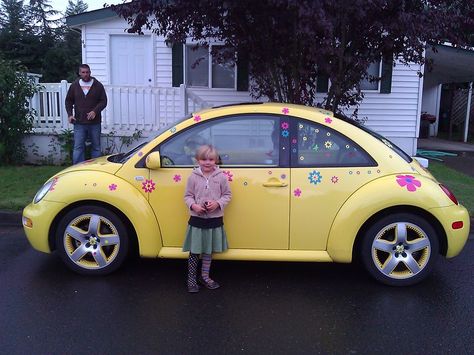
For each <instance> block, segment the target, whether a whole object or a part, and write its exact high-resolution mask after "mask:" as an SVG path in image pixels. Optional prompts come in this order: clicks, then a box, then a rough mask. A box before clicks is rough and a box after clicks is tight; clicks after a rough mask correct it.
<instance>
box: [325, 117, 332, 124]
mask: <svg viewBox="0 0 474 355" xmlns="http://www.w3.org/2000/svg"><path fill="white" fill-rule="evenodd" d="M324 122H326V123H328V124H331V123H332V120H331V118H330V117H326V118H325V119H324Z"/></svg>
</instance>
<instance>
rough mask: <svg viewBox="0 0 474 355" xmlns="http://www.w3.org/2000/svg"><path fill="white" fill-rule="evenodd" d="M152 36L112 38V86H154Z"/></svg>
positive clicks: (119, 36) (120, 36)
mask: <svg viewBox="0 0 474 355" xmlns="http://www.w3.org/2000/svg"><path fill="white" fill-rule="evenodd" d="M152 53H153V46H152V41H151V36H125V35H112V36H110V67H111V78H110V79H111V80H110V82H111V84H112V85H122V86H125V85H126V86H129V85H130V86H153V85H154V80H153V55H152Z"/></svg>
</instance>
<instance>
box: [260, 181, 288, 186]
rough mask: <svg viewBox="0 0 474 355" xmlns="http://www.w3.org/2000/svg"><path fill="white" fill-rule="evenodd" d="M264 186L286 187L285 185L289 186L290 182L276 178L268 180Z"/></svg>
mask: <svg viewBox="0 0 474 355" xmlns="http://www.w3.org/2000/svg"><path fill="white" fill-rule="evenodd" d="M263 186H265V187H285V186H288V184H287V183H286V182H283V181H280V180H277V179H275V180H268V181H267V182H264V183H263Z"/></svg>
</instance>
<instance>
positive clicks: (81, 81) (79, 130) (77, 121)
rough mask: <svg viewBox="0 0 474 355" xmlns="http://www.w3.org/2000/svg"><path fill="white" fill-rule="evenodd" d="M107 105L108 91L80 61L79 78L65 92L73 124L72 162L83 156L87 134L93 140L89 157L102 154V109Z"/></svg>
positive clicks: (81, 158)
mask: <svg viewBox="0 0 474 355" xmlns="http://www.w3.org/2000/svg"><path fill="white" fill-rule="evenodd" d="M106 106H107V95H106V93H105V89H104V86H103V85H102V84H101V83H100V82H99V81H98V80H97V79H95V78H94V77H92V76H91V69H90V67H89V66H88V65H87V64H81V65H80V66H79V78H78V79H77V80H76V81H74V82H73V83H72V84H71V86H70V87H69V90H68V92H67V95H66V112H67V114H68V117H69V118H68V119H69V123H73V124H74V150H73V153H72V163H73V164H77V163H80V162H81V161H84V160H85V156H84V155H85V143H86V139H87V137H89V138H90V140H91V142H92V152H91V156H92V158H97V157H100V156H101V155H102V154H101V150H100V133H101V121H102V116H101V112H102V110H103V109H104V108H105V107H106ZM73 108H74V115H73Z"/></svg>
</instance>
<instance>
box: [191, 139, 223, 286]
mask: <svg viewBox="0 0 474 355" xmlns="http://www.w3.org/2000/svg"><path fill="white" fill-rule="evenodd" d="M196 160H197V162H198V164H199V167H198V168H196V169H194V170H193V172H192V173H191V176H190V177H189V179H188V182H187V185H186V192H185V194H184V201H185V203H186V205H187V206H188V209H189V213H190V214H191V217H190V218H189V222H188V228H187V230H186V240H185V241H184V245H183V251H189V259H188V291H189V292H198V291H199V286H198V285H197V281H198V282H199V283H200V284H202V285H204V286H205V287H207V288H208V289H210V290H214V289H216V288H218V287H219V284H218V283H217V282H216V281H214V280H212V279H211V278H210V277H209V271H210V269H211V257H212V255H211V254H212V253H213V252H223V251H225V250H227V237H226V235H225V231H224V221H223V216H224V207H225V206H226V205H227V204H228V203H229V201H230V198H231V192H230V187H229V183H228V181H227V177H226V176H225V175H224V173H223V172H222V171H221V170H220V169H219V168H218V167H217V166H216V162H217V160H218V154H217V151H216V149H215V148H214V147H213V146H211V145H203V146H200V147H199V148H198V149H197V151H196ZM199 254H201V258H202V269H201V276H200V277H199V279H198V280H196V274H197V265H198V262H199Z"/></svg>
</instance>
